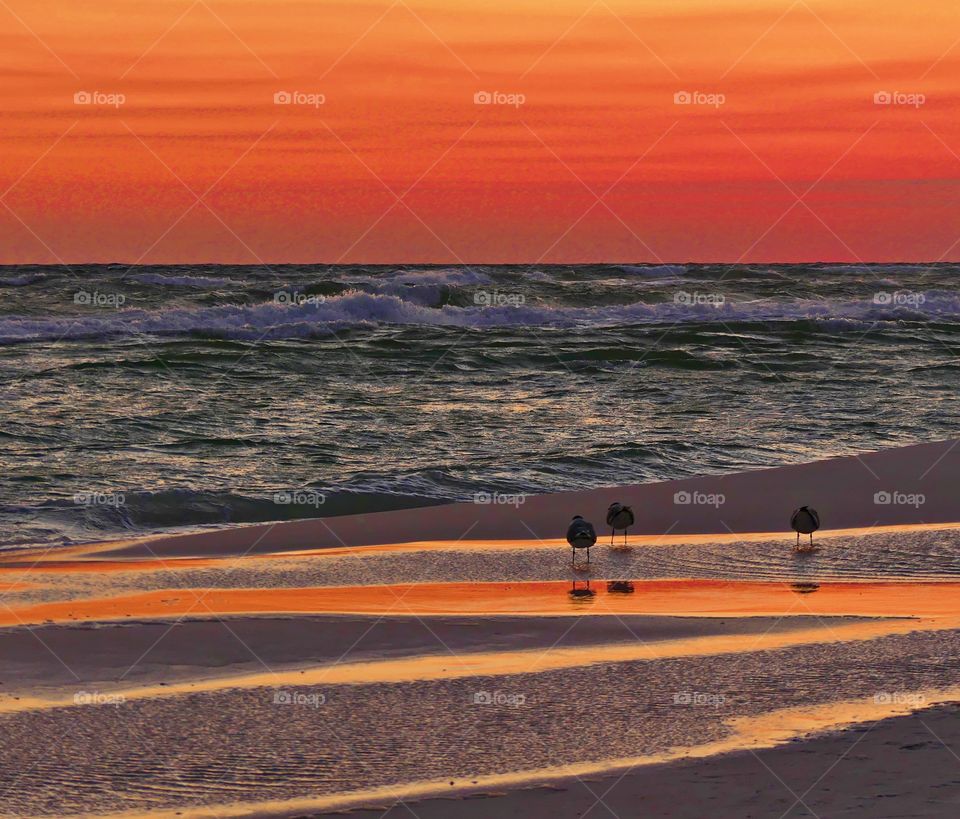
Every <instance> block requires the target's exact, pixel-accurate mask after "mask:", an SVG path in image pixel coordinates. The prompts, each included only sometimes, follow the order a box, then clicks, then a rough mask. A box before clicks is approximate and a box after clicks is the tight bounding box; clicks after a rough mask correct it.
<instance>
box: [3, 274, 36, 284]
mask: <svg viewBox="0 0 960 819" xmlns="http://www.w3.org/2000/svg"><path fill="white" fill-rule="evenodd" d="M43 278H44V277H43V274H42V273H24V274H23V275H21V276H11V277H9V278H4V277H0V287H26V286H27V285H29V284H33V283H34V282H38V281H41V280H42V279H43Z"/></svg>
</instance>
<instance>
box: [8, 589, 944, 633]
mask: <svg viewBox="0 0 960 819" xmlns="http://www.w3.org/2000/svg"><path fill="white" fill-rule="evenodd" d="M633 586H634V592H633V593H631V594H622V593H619V592H617V591H615V590H611V588H610V587H608V585H607V584H606V583H601V582H597V583H596V584H595V586H592V587H591V588H592V589H593V590H594V591H595V594H594V595H593V596H591V597H590V598H588V599H587V600H583V599H575V598H571V596H570V594H569V591H570V583H569V582H567V581H549V582H546V581H545V582H532V583H422V584H396V585H384V586H336V587H316V588H277V589H175V590H160V591H151V592H145V593H140V594H132V595H123V596H115V597H105V598H99V599H86V600H71V601H64V602H56V603H43V604H37V605H30V606H24V607H21V608H16V609H10V610H8V611H3V612H0V625H14V624H18V623H41V622H44V621H55V622H64V621H91V620H93V621H97V620H118V619H122V618H125V617H141V618H143V617H149V618H163V617H180V616H185V615H188V614H190V615H194V616H197V617H203V616H212V615H228V614H229V615H240V614H266V613H271V614H321V613H326V614H370V615H388V614H393V615H405V614H406V615H411V614H413V615H479V614H486V615H491V614H501V615H507V614H511V615H574V614H576V615H579V614H584V613H593V614H618V615H626V614H662V615H673V616H693V617H698V616H699V617H708V616H726V617H744V616H759V615H767V616H774V617H780V616H784V615H803V614H807V615H820V616H842V615H856V616H864V617H952V616H960V583H823V584H821V585H820V586H819V588H818V589H817V590H816V591H815V592H814V593H812V594H803V595H800V594H797V592H796V590H795V589H794V588H793V587H792V586H791V584H789V583H774V582H765V583H759V582H733V581H723V580H647V581H640V580H638V581H634V584H633Z"/></svg>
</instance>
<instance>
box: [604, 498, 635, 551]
mask: <svg viewBox="0 0 960 819" xmlns="http://www.w3.org/2000/svg"><path fill="white" fill-rule="evenodd" d="M607 526H609V527H610V545H611V546H613V535H614V533H615V532H616V531H617V529H623V545H624V546H626V545H627V529H629V528H630V527H631V526H633V510H632V509H631V508H630V507H629V506H624V505H623V504H622V503H611V504H610V508H609V509H607Z"/></svg>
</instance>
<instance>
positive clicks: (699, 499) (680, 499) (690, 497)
mask: <svg viewBox="0 0 960 819" xmlns="http://www.w3.org/2000/svg"><path fill="white" fill-rule="evenodd" d="M673 502H674V504H675V505H677V506H712V507H713V508H714V509H719V508H720V507H721V506H723V504H725V503H726V502H727V497H726V495H723V494H721V493H719V492H715V493H708V492H687V491H686V490H681V491H680V492H674V494H673Z"/></svg>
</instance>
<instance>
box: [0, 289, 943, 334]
mask: <svg viewBox="0 0 960 819" xmlns="http://www.w3.org/2000/svg"><path fill="white" fill-rule="evenodd" d="M679 292H680V291H678V294H677V295H679ZM686 295H687V296H688V297H696V296H697V294H686ZM923 296H924V299H923V302H922V303H920V304H916V305H900V304H875V303H874V302H873V301H872V300H870V299H862V300H852V301H839V302H828V301H824V300H819V299H818V300H806V299H797V300H792V301H775V300H769V299H763V300H754V301H750V302H732V301H729V300H728V301H726V302H725V303H723V304H722V305H721V306H714V305H713V304H709V303H696V302H695V301H694V302H691V301H689V300H688V301H686V302H683V301H680V302H678V301H668V302H656V303H648V302H634V303H632V304H626V305H612V306H611V305H608V306H602V307H555V306H549V305H545V304H544V305H541V304H537V303H533V302H531V301H529V300H528V301H527V302H525V303H523V304H520V305H519V306H515V305H505V306H490V307H456V306H453V305H444V306H442V307H427V306H424V305H423V304H419V303H416V301H411V300H405V299H403V298H400V297H399V296H396V295H387V294H382V293H362V292H350V293H346V294H344V295H342V296H336V297H332V298H328V299H326V300H324V301H322V302H319V303H316V302H311V303H304V304H276V303H273V302H268V303H263V304H258V305H252V306H240V305H224V306H219V307H202V308H193V309H185V308H179V309H165V310H157V311H146V310H140V309H128V310H112V311H107V310H106V309H104V310H102V311H101V314H99V315H91V314H89V313H88V314H83V315H79V316H77V315H74V316H62V317H56V318H34V317H29V318H27V317H14V318H3V319H0V343H3V344H15V343H22V342H30V341H44V340H50V339H81V338H102V337H110V336H130V335H138V334H142V335H155V336H182V335H190V334H199V335H209V336H215V337H221V338H231V339H241V340H243V339H251V340H256V339H260V338H309V337H311V336H314V335H322V334H324V333H327V332H330V331H336V330H338V329H341V328H346V327H356V326H364V325H378V324H393V325H419V326H439V327H444V326H447V327H464V328H468V327H473V328H479V329H483V328H497V327H516V328H523V327H603V326H623V325H647V324H697V323H704V322H723V323H724V324H730V323H734V322H752V321H771V322H779V321H803V320H810V321H816V322H822V323H823V324H824V326H825V328H827V327H828V326H830V325H828V323H829V322H838V323H839V324H836V325H832V326H838V327H839V326H848V327H852V328H856V327H857V326H867V325H869V324H872V323H874V322H879V321H898V320H904V321H924V320H930V319H950V320H955V319H957V318H960V295H958V294H957V293H956V292H948V291H927V292H926V293H924V294H923Z"/></svg>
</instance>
